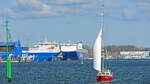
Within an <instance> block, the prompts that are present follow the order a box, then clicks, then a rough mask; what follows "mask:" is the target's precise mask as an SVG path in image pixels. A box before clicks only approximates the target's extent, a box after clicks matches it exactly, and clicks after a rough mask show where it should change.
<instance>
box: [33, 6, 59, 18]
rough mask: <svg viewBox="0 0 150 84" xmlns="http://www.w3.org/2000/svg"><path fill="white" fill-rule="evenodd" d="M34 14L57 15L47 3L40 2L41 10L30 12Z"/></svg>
mask: <svg viewBox="0 0 150 84" xmlns="http://www.w3.org/2000/svg"><path fill="white" fill-rule="evenodd" d="M31 13H32V14H33V15H35V16H57V13H56V12H55V11H53V10H52V8H51V7H50V6H49V5H46V4H42V7H41V10H39V11H32V12H31Z"/></svg>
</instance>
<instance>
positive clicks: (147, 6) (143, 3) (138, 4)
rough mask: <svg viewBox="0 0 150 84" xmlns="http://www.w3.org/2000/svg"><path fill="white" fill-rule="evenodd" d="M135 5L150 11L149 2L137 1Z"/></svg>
mask: <svg viewBox="0 0 150 84" xmlns="http://www.w3.org/2000/svg"><path fill="white" fill-rule="evenodd" d="M137 6H138V7H141V8H143V9H144V10H146V11H150V3H147V2H139V3H137Z"/></svg>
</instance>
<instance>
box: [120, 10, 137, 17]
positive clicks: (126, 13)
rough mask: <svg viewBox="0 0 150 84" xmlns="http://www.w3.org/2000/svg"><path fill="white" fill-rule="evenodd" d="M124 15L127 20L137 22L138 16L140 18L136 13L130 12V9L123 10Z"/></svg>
mask: <svg viewBox="0 0 150 84" xmlns="http://www.w3.org/2000/svg"><path fill="white" fill-rule="evenodd" d="M122 15H123V16H124V18H125V19H128V20H135V19H137V16H138V15H137V12H136V11H134V10H128V9H125V10H123V11H122Z"/></svg>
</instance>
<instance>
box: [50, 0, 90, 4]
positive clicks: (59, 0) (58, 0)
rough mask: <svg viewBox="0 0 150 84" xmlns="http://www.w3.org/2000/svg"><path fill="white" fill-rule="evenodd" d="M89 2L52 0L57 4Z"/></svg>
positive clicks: (83, 0)
mask: <svg viewBox="0 0 150 84" xmlns="http://www.w3.org/2000/svg"><path fill="white" fill-rule="evenodd" d="M87 1H88V0H50V2H51V3H55V4H77V3H83V2H87Z"/></svg>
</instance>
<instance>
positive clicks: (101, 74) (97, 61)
mask: <svg viewBox="0 0 150 84" xmlns="http://www.w3.org/2000/svg"><path fill="white" fill-rule="evenodd" d="M101 16H102V21H101V22H102V24H101V29H100V32H99V34H98V36H97V38H96V41H95V43H94V46H93V57H94V59H93V68H94V69H95V70H97V75H96V80H97V81H99V82H111V81H113V74H112V72H111V71H110V70H109V69H105V68H104V66H103V67H102V53H101V51H102V33H103V28H104V6H103V12H102V14H101ZM103 59H104V58H103ZM103 64H104V63H103Z"/></svg>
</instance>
